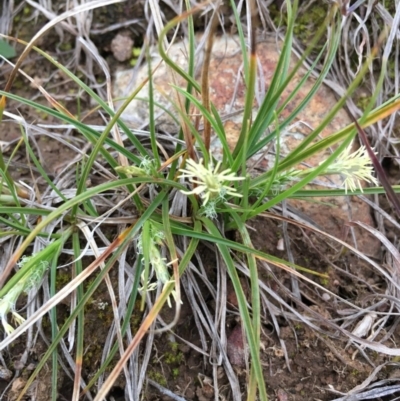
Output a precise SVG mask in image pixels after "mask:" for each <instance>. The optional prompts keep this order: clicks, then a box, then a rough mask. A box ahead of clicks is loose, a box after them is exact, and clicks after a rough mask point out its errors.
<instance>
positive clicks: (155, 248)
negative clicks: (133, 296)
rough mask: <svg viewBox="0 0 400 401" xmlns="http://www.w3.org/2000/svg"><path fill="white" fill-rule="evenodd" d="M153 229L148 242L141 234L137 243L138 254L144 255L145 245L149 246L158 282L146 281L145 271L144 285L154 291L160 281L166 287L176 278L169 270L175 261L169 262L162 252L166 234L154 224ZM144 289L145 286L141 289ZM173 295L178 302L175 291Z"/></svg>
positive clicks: (151, 262) (151, 261) (150, 260)
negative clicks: (144, 240)
mask: <svg viewBox="0 0 400 401" xmlns="http://www.w3.org/2000/svg"><path fill="white" fill-rule="evenodd" d="M150 230H151V235H150V238H148V239H147V241H146V243H145V244H143V236H142V235H141V236H140V237H139V240H138V243H137V252H138V254H141V255H143V246H146V247H148V250H149V262H150V264H151V267H152V268H153V270H154V273H155V275H156V277H157V283H144V281H145V277H144V272H143V274H142V282H143V284H145V286H144V287H146V288H147V291H152V290H154V289H155V288H157V286H158V283H160V284H162V285H163V286H164V287H165V286H166V285H167V284H169V283H172V282H174V280H173V279H172V278H171V276H170V274H169V270H168V266H169V265H170V264H171V263H173V262H169V263H167V259H166V258H163V257H162V255H161V252H160V248H161V246H163V245H162V242H163V239H164V234H163V233H162V232H161V231H159V230H157V229H156V228H155V227H154V226H153V225H151V227H150ZM141 290H143V288H142V289H141ZM172 295H173V297H174V298H175V301H176V302H178V299H177V295H176V292H175V291H172ZM168 305H169V306H171V302H170V299H168Z"/></svg>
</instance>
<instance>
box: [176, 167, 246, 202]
mask: <svg viewBox="0 0 400 401" xmlns="http://www.w3.org/2000/svg"><path fill="white" fill-rule="evenodd" d="M220 166H221V162H218V163H217V165H216V166H215V167H214V166H213V165H212V164H210V165H209V166H208V167H205V166H204V165H203V159H200V160H199V162H198V163H196V162H195V161H194V160H192V159H189V160H187V162H186V169H181V170H180V171H181V173H182V174H181V175H180V176H179V178H189V181H190V182H191V183H192V184H197V187H196V188H194V189H193V190H192V191H181V192H182V193H183V194H185V195H192V194H196V195H200V196H201V199H202V200H203V206H205V205H206V204H207V203H208V202H209V201H210V200H212V199H218V198H219V199H224V197H225V195H231V196H237V197H239V198H240V197H242V195H241V194H238V193H237V191H236V189H235V188H232V187H230V186H229V184H230V183H229V181H240V180H244V179H245V177H236V176H235V173H233V172H232V171H231V170H230V169H226V170H224V171H221V172H220V173H218V170H219V168H220ZM196 178H197V179H196ZM226 183H228V184H226Z"/></svg>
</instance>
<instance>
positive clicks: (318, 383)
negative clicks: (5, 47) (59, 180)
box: [0, 5, 400, 401]
mask: <svg viewBox="0 0 400 401" xmlns="http://www.w3.org/2000/svg"><path fill="white" fill-rule="evenodd" d="M103 11H104V12H102V13H100V17H99V18H109V17H110V16H112V18H113V19H115V18H117V19H118V20H119V21H121V20H122V18H125V19H126V20H128V19H130V18H132V17H133V16H134V17H135V18H137V17H138V16H139V15H140V13H139V14H138V13H137V12H138V11H137V9H136V8H135V9H134V7H131V6H128V5H125V6H124V8H123V10H122V11H121V10H120V9H119V8H118V7H116V8H110V9H107V10H106V11H105V10H103ZM122 13H124V14H125V15H124V17H122ZM110 18H111V17H110ZM43 22H44V21H42V22H41V23H43ZM199 25H201V24H200V23H199ZM17 28H18V29H20V31H19V35H20V38H21V39H29V37H30V35H31V33H30V31H29V29H28V28H27V27H26V28H25V29H26V32H25V31H24V30H23V29H22V26H21V25H18V24H17V25H16V28H15V29H17ZM36 28H37V27H36ZM128 31H129V29H128ZM129 33H130V34H131V35H132V36H134V38H135V46H136V45H139V46H140V44H141V34H142V33H143V30H142V29H138V30H137V31H135V32H131V31H130V32H129ZM115 34H116V32H112V33H107V34H104V35H96V37H94V38H93V40H94V41H95V43H96V44H97V45H99V43H101V44H102V45H101V46H99V48H100V49H102V52H103V54H102V55H103V56H104V57H105V58H106V60H107V62H108V63H109V65H110V67H111V69H113V68H116V67H118V66H121V65H123V63H120V62H118V61H117V60H115V59H114V57H113V55H112V52H111V51H110V42H111V40H112V38H113V37H114V35H115ZM135 35H136V36H135ZM58 41H59V38H58V36H57V35H46V37H45V38H43V39H41V43H40V46H41V47H42V48H43V49H44V50H47V51H49V52H50V54H51V53H52V51H53V49H54V46H56V45H57V44H58ZM64 42H65V43H68V42H70V43H72V44H73V43H74V40H73V38H72V37H69V36H68V34H67V35H66V38H65V39H64ZM48 68H50V67H49V66H48V63H47V62H44V61H43V60H42V59H41V58H38V56H35V55H33V53H32V55H31V56H30V58H29V59H28V61H27V62H26V63H25V69H26V70H27V71H28V73H30V74H31V75H32V76H35V75H36V76H38V79H43V78H44V76H45V75H46V74H47V73H48ZM8 74H9V69H8V68H7V67H5V68H4V69H3V70H2V71H1V72H0V83H1V87H3V86H4V82H5V79H6V77H7V76H8ZM55 83H57V85H58V89H57V91H58V93H59V94H60V96H61V95H62V94H63V93H64V92H66V91H68V90H69V84H68V80H67V79H66V78H65V77H63V76H61V75H57V76H56V77H55ZM14 90H15V93H16V94H19V95H22V96H25V97H28V98H31V97H33V96H36V95H37V92H36V90H35V89H34V88H32V87H30V86H29V85H27V83H26V80H24V79H23V78H19V79H18V80H17V82H16V85H15V86H14ZM41 101H43V102H44V103H45V100H41ZM64 105H65V106H66V107H67V108H68V109H69V110H70V111H72V112H74V111H76V100H75V99H73V100H70V101H69V100H66V101H65V102H64ZM90 106H91V105H90V102H89V100H88V99H85V98H84V97H83V98H82V99H81V107H82V109H83V110H89V109H90ZM7 110H8V111H11V112H14V113H16V112H17V111H18V112H20V113H21V114H24V115H25V116H27V115H28V116H31V118H30V119H31V121H33V120H40V116H38V115H37V114H36V113H35V111H34V110H31V109H30V110H29V109H28V108H26V107H25V106H21V105H18V104H17V103H15V102H13V101H10V102H9V103H8V107H7ZM44 122H45V123H46V124H51V123H52V121H51V117H46V120H45V121H44ZM96 122H99V123H100V120H97V119H93V121H91V123H93V124H95V123H96ZM20 137H21V135H20V129H19V127H18V126H16V125H15V124H12V123H7V122H5V123H2V125H1V130H0V140H1V141H5V142H9V143H10V146H9V147H8V148H6V149H5V156H6V157H10V156H11V152H12V151H13V149H14V147H15V145H16V143H17V141H18V140H19V139H20ZM32 146H33V148H34V150H35V151H36V152H37V153H38V154H39V156H40V160H41V162H42V165H43V167H44V169H45V170H46V171H47V173H48V174H49V176H50V177H52V176H54V174H56V173H57V171H59V170H60V169H61V168H62V167H63V166H64V165H65V164H67V163H69V162H70V161H71V159H73V158H74V157H75V154H74V152H73V151H72V150H71V149H70V148H69V147H68V146H66V145H65V144H61V143H60V142H59V141H58V140H55V139H53V138H49V137H45V136H40V135H38V136H37V137H35V138H33V139H32ZM388 171H390V175H391V177H392V181H393V183H398V182H397V181H398V177H399V175H398V174H399V171H398V166H397V165H395V164H394V163H392V164H390V166H389V169H388ZM10 172H11V174H12V176H13V178H14V179H16V180H22V181H24V182H27V183H29V184H30V185H32V184H33V183H36V184H37V187H38V190H39V191H40V188H42V185H43V182H42V181H41V179H39V178H38V177H40V175H39V173H38V172H37V171H36V170H35V168H34V167H32V163H31V162H30V161H29V158H28V157H27V154H26V152H25V151H24V150H22V149H20V150H18V151H17V153H16V155H15V156H14V157H13V158H12V161H11V164H10ZM94 179H95V178H94ZM387 211H388V212H389V213H391V208H390V206H389V205H387ZM371 213H372V212H371ZM387 224H388V226H387V228H388V229H389V230H388V232H389V235H388V236H389V239H394V238H395V237H396V236H398V233H397V234H396V229H395V228H392V229H390V223H387ZM249 225H250V226H251V227H252V229H254V230H253V231H252V230H251V231H252V232H254V234H253V237H252V240H253V243H254V246H255V247H256V248H257V249H259V250H261V251H264V252H266V253H269V254H271V255H275V256H278V257H282V258H285V255H286V253H285V252H283V251H280V250H278V249H277V244H278V242H279V239H280V238H282V236H283V234H282V224H281V222H279V220H276V219H272V218H267V217H262V218H261V217H260V218H257V219H254V220H253V221H251V222H250V223H249ZM289 235H290V239H291V244H292V251H293V256H294V260H295V263H296V264H298V265H300V266H303V267H305V268H310V269H312V270H315V271H317V272H319V273H323V274H328V275H329V279H328V280H327V281H323V280H322V279H321V282H320V283H321V284H323V285H324V286H325V287H327V288H328V289H329V290H330V291H332V292H333V293H335V294H338V295H340V296H341V297H342V298H344V299H346V300H348V301H351V302H352V303H354V304H355V305H365V303H366V302H368V297H369V296H370V295H374V294H375V291H372V287H373V288H375V289H376V288H380V287H382V286H384V285H385V283H384V282H383V281H381V279H380V278H377V277H375V276H374V272H373V271H372V270H371V268H370V267H369V266H368V265H367V264H366V263H364V262H363V261H361V260H360V259H359V258H357V257H356V256H354V255H352V254H350V253H346V252H341V250H340V249H339V250H338V249H337V247H336V248H335V247H334V245H333V244H331V243H330V242H329V240H327V239H325V238H322V237H318V236H317V235H315V234H314V233H312V232H309V231H307V230H302V229H300V228H298V227H295V226H294V225H292V226H289ZM200 255H201V257H202V259H203V263H204V268H205V271H206V272H207V275H208V277H209V279H210V280H211V281H212V280H213V277H214V278H215V277H216V274H215V266H216V261H215V258H214V256H213V254H212V253H211V252H209V251H208V248H201V249H200ZM383 255H384V254H383V252H379V253H378V254H376V255H375V257H376V261H377V262H378V263H384V262H385V261H384V260H383ZM259 268H260V270H259V274H260V277H261V279H262V280H263V282H264V284H265V285H266V286H268V287H271V288H273V289H274V290H275V291H276V292H277V293H278V294H279V295H280V296H281V298H282V300H283V301H285V302H286V303H288V304H289V305H291V306H292V307H293V308H294V309H296V308H298V310H299V312H301V313H304V314H308V316H313V311H315V312H318V313H320V314H321V315H323V316H326V317H327V318H329V319H333V320H335V322H336V324H340V322H341V319H343V315H342V314H341V313H340V310H339V309H341V308H342V307H343V305H337V304H336V303H335V302H332V299H323V298H322V297H317V295H316V292H315V290H314V289H312V288H311V287H309V288H308V287H307V286H306V285H305V286H304V288H302V297H303V298H302V300H301V301H302V302H303V303H304V304H305V305H306V306H307V307H308V310H303V309H300V307H298V303H297V302H296V299H293V297H292V296H291V295H290V293H289V292H288V291H287V290H286V288H290V285H291V279H290V276H289V275H288V274H287V273H285V272H284V271H282V270H280V269H278V268H274V267H271V270H269V271H268V270H267V269H266V268H265V266H262V265H260V267H259ZM306 275H307V274H306ZM309 277H310V278H312V279H313V280H315V278H313V277H312V276H311V275H309ZM111 279H112V280H115V281H116V280H118V277H117V273H116V272H114V273H113V272H111ZM243 283H244V285H246V279H245V278H243ZM39 296H40V295H39ZM204 297H205V300H206V302H208V303H209V308H210V309H213V299H212V298H211V297H210V296H209V294H208V293H207V291H206V290H205V292H204ZM227 299H228V304H227V307H228V309H229V310H231V311H232V313H231V315H230V317H229V320H228V322H227V326H226V332H227V338H228V348H227V353H228V357H229V359H230V361H231V363H232V365H233V366H234V368H235V370H236V372H237V374H238V376H239V378H240V379H241V381H242V388H241V390H242V399H246V393H245V388H244V383H245V382H246V362H245V355H246V346H245V345H244V344H243V336H242V329H241V325H240V321H239V320H238V319H237V301H236V297H235V295H234V291H233V288H232V285H231V284H229V282H228V286H227ZM107 301H109V298H108V292H107V289H106V287H105V285H101V286H100V287H99V288H98V290H97V291H96V293H95V294H94V296H93V299H92V301H91V305H93V307H88V309H87V310H86V311H85V337H86V340H85V356H84V361H83V366H84V371H83V377H84V379H85V380H87V381H88V380H89V379H90V377H92V376H93V374H94V373H95V371H96V370H97V368H98V367H99V363H100V360H99V353H100V352H101V349H102V344H104V342H105V340H106V336H107V334H108V330H109V327H108V326H107V324H99V314H100V312H99V309H98V308H96V307H95V305H97V304H99V303H100V302H107ZM269 302H271V303H273V304H275V305H276V307H277V308H278V310H279V309H281V308H280V306H279V303H278V302H277V301H276V300H274V299H272V298H271V299H269ZM63 312H64V315H65V316H67V315H68V312H69V310H68V303H67V302H66V303H65V305H61V308H60V312H59V314H58V317H59V319H60V321H62V319H63V318H64V317H65V316H63ZM106 313H107V310H105V311H102V312H101V314H102V316H101V319H105V320H106V321H107V319H106V318H105V317H104V316H105V315H106ZM173 313H174V311H173V310H170V309H169V308H168V307H166V308H164V310H163V311H162V313H161V316H162V317H163V319H165V321H170V320H172V318H173ZM285 313H286V312H285V310H284V309H283V308H282V309H281V313H277V314H276V316H275V317H274V318H275V319H277V323H278V324H279V327H280V333H277V332H276V329H275V326H274V324H272V321H271V316H269V315H266V316H265V317H264V320H263V321H262V334H261V342H262V350H261V359H262V363H263V367H264V378H265V382H266V385H267V390H268V395H269V399H270V400H277V401H311V400H315V401H317V400H321V401H330V400H333V399H336V398H338V397H340V393H347V392H348V391H350V390H351V389H353V388H354V387H355V386H357V385H359V384H361V383H362V382H363V381H364V380H365V379H366V378H367V377H368V376H369V375H370V374H371V372H372V371H373V370H374V368H375V367H376V366H378V365H381V364H383V363H385V362H389V361H390V360H392V359H391V358H390V357H388V356H385V355H383V354H380V353H377V352H373V351H369V350H365V351H363V352H361V351H357V352H356V348H355V347H354V346H353V345H352V344H348V343H347V340H346V339H345V338H344V336H343V335H341V334H340V333H336V334H335V333H333V331H332V328H331V327H329V325H326V326H324V324H321V325H319V327H320V330H319V331H317V330H315V329H312V328H310V327H309V326H308V325H307V324H305V323H303V322H296V321H294V320H293V319H291V318H288V317H286V316H285ZM137 316H138V320H140V318H141V313H140V311H139V310H138V311H137ZM110 319H111V320H112V318H110ZM136 324H137V322H132V325H133V327H134V326H135V325H136ZM46 327H47V329H46ZM44 330H45V332H46V330H49V324H48V322H47V323H46V322H44ZM45 334H46V333H45ZM47 334H48V333H47ZM180 339H184V340H186V341H187V342H190V343H192V344H194V345H196V346H198V347H201V339H200V338H199V333H198V331H197V330H196V325H195V322H194V318H193V314H192V311H191V307H190V304H189V303H188V302H185V297H184V298H183V304H182V310H181V315H180V319H179V322H178V324H177V325H176V327H175V328H174V330H173V334H168V335H167V334H164V335H161V336H158V337H157V336H156V339H155V346H154V349H153V352H152V355H151V357H150V367H149V369H148V372H147V376H148V378H149V379H151V380H152V381H153V382H156V383H159V384H160V385H161V386H162V387H163V388H167V389H169V390H171V391H172V392H173V393H175V394H179V395H180V396H181V397H183V399H186V400H197V401H208V400H213V399H214V393H215V392H214V389H213V388H212V385H211V384H212V377H213V374H214V373H213V363H212V362H213V361H210V359H209V358H208V357H205V356H204V355H202V354H201V353H200V352H197V351H196V350H194V349H193V348H191V347H189V346H188V345H187V343H185V342H183V341H181V340H180ZM385 344H386V345H387V346H391V347H393V346H398V344H400V330H399V329H398V328H396V329H395V330H394V332H393V334H392V336H391V337H390V339H388V340H386V342H385ZM24 345H25V342H24V341H23V340H21V341H17V342H16V343H14V344H13V345H12V346H11V347H10V348H9V350H8V352H6V353H4V354H3V357H4V359H5V361H6V362H7V366H9V367H10V368H11V371H12V372H13V373H15V372H16V371H19V372H20V378H18V379H16V380H15V381H14V382H13V385H12V387H11V389H9V391H8V394H7V397H9V399H12V400H14V399H15V396H16V394H18V390H19V389H21V387H22V385H23V384H24V383H25V381H26V379H27V377H29V374H30V373H31V372H32V370H33V369H34V367H35V366H36V364H37V362H38V360H40V357H41V355H42V354H43V352H44V351H45V350H46V347H47V345H46V343H45V341H44V340H43V337H42V336H39V338H38V342H37V344H36V346H35V348H34V349H32V350H30V352H29V360H28V361H27V363H26V365H25V366H23V367H20V366H18V361H19V357H20V355H21V354H22V353H23V352H24V349H22V348H21V347H24ZM282 346H285V347H286V350H287V355H288V360H286V359H285V355H284V352H283V350H282ZM49 369H50V365H48V366H47V367H45V369H43V371H42V373H41V375H40V379H39V381H38V382H37V383H36V390H37V392H38V393H37V396H36V397H37V398H31V399H37V400H38V401H45V400H48V399H50V398H49V397H50V391H49V385H50V377H51V372H50V371H49ZM217 374H218V375H219V381H218V383H219V395H220V399H221V400H231V399H232V394H231V393H230V391H231V390H230V385H229V382H228V380H227V378H226V376H225V374H224V371H223V369H222V368H220V367H218V368H217ZM59 375H60V380H59V383H60V387H59V389H58V392H59V398H58V399H59V400H60V401H61V400H70V399H71V394H72V393H71V392H72V388H73V382H72V379H71V377H68V376H67V375H65V374H64V372H63V371H62V370H60V373H59ZM398 377H400V368H399V366H398V365H397V364H392V365H387V366H386V367H385V368H383V369H382V370H381V371H380V372H379V374H378V377H376V380H378V379H390V378H392V379H393V380H394V379H395V378H398ZM151 383H152V382H149V385H148V387H147V389H146V390H145V399H146V400H149V401H155V400H163V401H170V400H173V399H174V398H171V397H170V396H168V395H166V394H162V392H161V391H160V390H159V389H158V388H157V386H154V385H152V384H151ZM7 385H8V381H6V380H1V378H0V393H2V392H3V390H4V389H5V388H6V387H7ZM124 385H125V383H124V381H123V380H122V379H121V381H120V382H117V383H116V384H115V386H114V387H113V389H112V391H111V393H110V395H109V399H110V400H111V399H114V400H116V401H119V400H121V401H122V400H124V399H125V397H124ZM334 390H335V391H336V393H335V392H334ZM397 396H400V393H398V395H397ZM32 397H33V395H32ZM375 399H376V400H378V401H379V400H382V401H383V400H385V401H386V400H387V401H388V400H394V399H396V395H395V394H391V395H390V396H387V397H383V398H375Z"/></svg>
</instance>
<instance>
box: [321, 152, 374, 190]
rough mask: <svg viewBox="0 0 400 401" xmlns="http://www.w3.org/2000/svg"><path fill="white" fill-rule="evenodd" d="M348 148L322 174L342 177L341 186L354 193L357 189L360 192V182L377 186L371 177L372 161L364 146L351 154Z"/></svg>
mask: <svg viewBox="0 0 400 401" xmlns="http://www.w3.org/2000/svg"><path fill="white" fill-rule="evenodd" d="M351 148H352V147H351V146H349V147H348V148H347V149H346V150H345V151H344V152H343V153H341V155H340V156H339V157H338V158H337V159H336V160H335V162H334V163H332V164H331V165H330V166H329V167H328V168H327V169H326V170H325V171H324V174H340V175H341V176H342V177H344V181H343V185H344V188H345V190H346V193H347V191H348V190H350V191H355V190H356V189H357V188H359V189H360V190H361V192H362V190H363V188H362V185H361V181H365V182H368V183H372V184H374V185H378V181H377V179H376V178H375V177H374V176H373V171H374V169H373V167H372V161H371V158H370V157H369V155H368V153H367V151H366V149H365V146H360V147H359V148H358V149H357V150H356V151H355V152H353V153H350V152H351Z"/></svg>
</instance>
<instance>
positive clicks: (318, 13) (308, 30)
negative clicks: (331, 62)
mask: <svg viewBox="0 0 400 401" xmlns="http://www.w3.org/2000/svg"><path fill="white" fill-rule="evenodd" d="M328 12H329V6H328V4H323V3H322V2H320V4H316V5H313V7H309V8H307V11H306V12H305V13H303V14H299V15H298V16H297V18H296V21H295V24H294V28H293V33H294V35H295V36H296V38H297V39H299V40H300V41H301V42H302V43H303V44H304V45H307V44H308V43H309V42H310V41H311V40H312V38H313V36H314V35H315V33H316V32H317V30H318V29H319V28H320V27H321V25H324V23H325V19H326V16H327V15H328ZM270 13H271V17H272V19H273V21H274V23H275V25H277V26H279V25H283V26H287V14H286V13H285V12H282V11H281V10H280V9H278V7H276V6H275V5H272V6H271V8H270ZM324 41H325V39H321V44H320V46H317V47H316V49H315V50H317V51H318V50H320V49H321V47H322V45H323V44H324Z"/></svg>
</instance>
